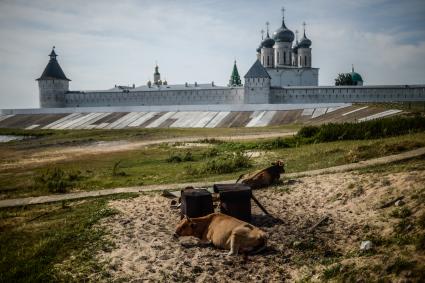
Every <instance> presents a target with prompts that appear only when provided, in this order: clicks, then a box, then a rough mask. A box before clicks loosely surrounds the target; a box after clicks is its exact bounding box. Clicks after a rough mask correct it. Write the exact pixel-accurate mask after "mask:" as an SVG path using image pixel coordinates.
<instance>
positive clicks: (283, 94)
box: [270, 85, 425, 103]
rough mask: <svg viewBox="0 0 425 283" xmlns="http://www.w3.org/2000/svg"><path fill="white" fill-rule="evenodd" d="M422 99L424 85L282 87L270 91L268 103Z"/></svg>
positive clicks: (424, 99)
mask: <svg viewBox="0 0 425 283" xmlns="http://www.w3.org/2000/svg"><path fill="white" fill-rule="evenodd" d="M403 101H425V85H387V86H385V85H383V86H323V87H286V88H272V89H271V90H270V103H324V102H326V103H355V102H403Z"/></svg>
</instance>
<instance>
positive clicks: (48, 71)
mask: <svg viewBox="0 0 425 283" xmlns="http://www.w3.org/2000/svg"><path fill="white" fill-rule="evenodd" d="M57 56H58V55H56V52H55V47H54V46H53V49H52V52H50V54H49V57H50V60H49V63H48V64H47V66H46V68H44V71H43V74H41V77H39V78H38V79H37V81H39V80H67V81H70V79H68V78H67V77H66V76H65V73H64V72H63V71H62V68H61V66H60V65H59V63H58V61H57V60H56V57H57Z"/></svg>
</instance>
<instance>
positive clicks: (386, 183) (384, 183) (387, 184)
mask: <svg viewBox="0 0 425 283" xmlns="http://www.w3.org/2000/svg"><path fill="white" fill-rule="evenodd" d="M382 185H383V186H389V185H391V181H390V180H388V179H384V180H382Z"/></svg>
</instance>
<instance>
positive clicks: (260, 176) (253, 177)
mask: <svg viewBox="0 0 425 283" xmlns="http://www.w3.org/2000/svg"><path fill="white" fill-rule="evenodd" d="M284 166H285V164H284V163H283V161H282V160H278V161H276V162H273V163H272V166H270V167H268V168H266V169H263V170H260V171H256V172H253V173H248V174H243V175H241V176H239V179H238V180H237V181H236V183H237V182H239V180H241V179H242V182H241V183H242V184H245V185H248V186H250V187H251V188H252V189H258V188H262V187H267V186H270V185H271V184H273V183H275V182H276V181H277V180H279V178H280V174H281V173H285V168H284Z"/></svg>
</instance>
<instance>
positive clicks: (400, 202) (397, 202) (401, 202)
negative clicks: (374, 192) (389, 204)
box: [394, 200, 405, 206]
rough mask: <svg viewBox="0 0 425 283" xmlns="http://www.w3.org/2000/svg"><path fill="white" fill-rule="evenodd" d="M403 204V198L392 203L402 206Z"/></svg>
mask: <svg viewBox="0 0 425 283" xmlns="http://www.w3.org/2000/svg"><path fill="white" fill-rule="evenodd" d="M404 204H405V202H404V201H403V200H398V201H396V202H395V203H394V205H395V206H402V205H404Z"/></svg>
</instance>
